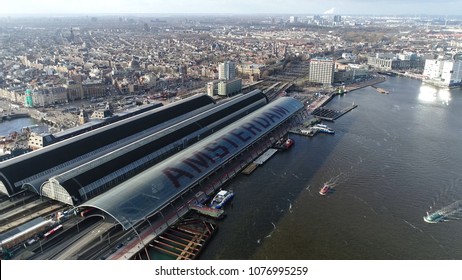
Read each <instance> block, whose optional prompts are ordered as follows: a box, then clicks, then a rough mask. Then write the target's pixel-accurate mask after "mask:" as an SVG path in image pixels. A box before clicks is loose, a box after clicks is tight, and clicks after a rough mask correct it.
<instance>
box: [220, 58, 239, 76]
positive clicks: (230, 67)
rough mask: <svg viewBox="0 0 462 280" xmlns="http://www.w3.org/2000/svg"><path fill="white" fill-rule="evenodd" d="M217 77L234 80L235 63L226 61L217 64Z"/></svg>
mask: <svg viewBox="0 0 462 280" xmlns="http://www.w3.org/2000/svg"><path fill="white" fill-rule="evenodd" d="M218 78H219V79H220V80H234V78H236V64H235V63H234V62H232V61H226V62H223V63H220V65H218Z"/></svg>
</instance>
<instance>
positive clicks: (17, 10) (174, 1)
mask: <svg viewBox="0 0 462 280" xmlns="http://www.w3.org/2000/svg"><path fill="white" fill-rule="evenodd" d="M1 2H2V3H1V4H0V14H15V15H21V14H100V13H110V14H120V13H169V14H170V13H181V14H183V13H230V14H252V13H272V14H276V13H277V14H324V13H334V14H339V15H342V14H377V15H383V14H387V15H402V14H407V15H420V14H429V15H462V0H2V1H1Z"/></svg>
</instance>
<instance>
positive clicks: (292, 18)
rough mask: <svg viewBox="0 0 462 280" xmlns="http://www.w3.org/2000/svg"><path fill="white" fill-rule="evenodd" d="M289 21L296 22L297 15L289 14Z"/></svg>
mask: <svg viewBox="0 0 462 280" xmlns="http://www.w3.org/2000/svg"><path fill="white" fill-rule="evenodd" d="M289 22H290V23H297V22H298V17H296V16H290V18H289Z"/></svg>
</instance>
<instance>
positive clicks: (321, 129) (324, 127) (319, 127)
mask: <svg viewBox="0 0 462 280" xmlns="http://www.w3.org/2000/svg"><path fill="white" fill-rule="evenodd" d="M313 128H314V129H316V130H318V131H319V132H324V133H329V134H334V133H335V131H334V130H333V129H332V128H329V127H327V125H324V124H317V125H315V126H313Z"/></svg>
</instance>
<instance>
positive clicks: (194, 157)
mask: <svg viewBox="0 0 462 280" xmlns="http://www.w3.org/2000/svg"><path fill="white" fill-rule="evenodd" d="M302 108H303V104H301V103H300V102H299V101H297V100H296V99H294V98H291V97H282V98H279V99H277V100H275V101H274V102H272V103H270V104H268V105H266V106H264V107H263V108H260V109H258V110H257V111H255V112H253V113H252V114H250V115H248V116H246V117H244V118H242V119H241V120H239V121H236V122H235V123H233V124H231V125H229V126H227V127H226V128H224V129H222V130H220V131H218V132H217V133H215V134H213V135H211V136H209V137H207V138H205V139H203V140H202V141H201V142H198V143H196V144H195V145H193V146H191V147H189V148H188V149H185V150H183V151H181V152H179V153H178V154H176V155H174V156H172V157H170V158H168V159H167V160H165V161H163V162H161V163H159V164H157V165H155V166H154V167H151V168H150V169H147V170H146V171H144V172H142V173H140V174H139V175H137V176H135V177H132V178H131V179H129V180H127V181H125V182H123V183H121V184H119V185H117V186H116V187H114V188H113V189H111V190H109V191H107V192H105V193H104V194H102V195H99V196H97V197H95V198H93V199H91V200H89V201H88V202H86V203H84V204H82V205H80V207H95V208H98V209H101V210H103V211H105V212H106V213H108V214H109V215H111V216H113V217H114V218H115V219H116V220H117V221H118V222H119V223H120V224H121V225H122V226H123V227H124V228H125V229H129V228H130V227H132V226H133V225H135V224H137V223H139V222H141V221H143V220H144V219H145V218H146V217H147V216H149V215H151V214H152V213H154V212H155V211H158V210H160V209H162V208H163V207H164V206H165V205H167V204H168V203H169V202H170V201H171V200H172V199H174V198H176V197H178V196H179V195H181V194H182V193H184V192H186V191H187V190H188V189H189V188H190V187H192V186H193V185H195V184H196V183H197V182H199V181H200V180H201V179H202V178H205V177H206V176H207V175H208V174H210V173H211V172H213V171H214V170H216V169H217V168H219V167H220V166H221V165H222V164H223V163H225V162H226V161H228V160H229V159H231V158H232V157H234V156H236V155H237V154H239V153H240V152H241V151H243V150H244V149H245V148H246V147H248V146H250V145H251V144H252V143H254V142H255V141H257V140H258V139H259V138H261V137H262V136H264V135H265V134H267V133H269V132H270V131H272V130H273V128H276V127H277V126H278V125H279V124H281V123H283V122H284V121H286V120H288V119H289V118H290V117H291V116H293V115H294V114H295V113H297V112H298V111H299V110H301V109H302Z"/></svg>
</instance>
